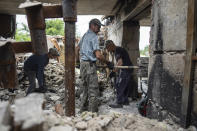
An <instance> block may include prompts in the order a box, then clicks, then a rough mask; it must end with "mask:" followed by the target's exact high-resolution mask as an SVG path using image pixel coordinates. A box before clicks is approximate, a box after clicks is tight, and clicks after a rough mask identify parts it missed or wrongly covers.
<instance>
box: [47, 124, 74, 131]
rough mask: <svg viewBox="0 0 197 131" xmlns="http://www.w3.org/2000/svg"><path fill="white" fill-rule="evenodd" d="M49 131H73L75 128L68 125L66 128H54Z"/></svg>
mask: <svg viewBox="0 0 197 131" xmlns="http://www.w3.org/2000/svg"><path fill="white" fill-rule="evenodd" d="M49 131H73V127H71V126H69V125H66V126H55V127H52V128H51V129H50V130H49Z"/></svg>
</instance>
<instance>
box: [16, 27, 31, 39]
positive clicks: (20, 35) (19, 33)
mask: <svg viewBox="0 0 197 131" xmlns="http://www.w3.org/2000/svg"><path fill="white" fill-rule="evenodd" d="M15 40H16V41H31V38H30V36H29V34H27V33H24V32H22V31H20V30H19V29H17V30H16V34H15Z"/></svg>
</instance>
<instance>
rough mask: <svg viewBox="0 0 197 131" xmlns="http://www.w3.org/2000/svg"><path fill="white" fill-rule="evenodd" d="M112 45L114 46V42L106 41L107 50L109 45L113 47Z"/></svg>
mask: <svg viewBox="0 0 197 131" xmlns="http://www.w3.org/2000/svg"><path fill="white" fill-rule="evenodd" d="M112 44H114V42H113V41H112V40H107V41H105V48H107V47H108V46H109V45H112Z"/></svg>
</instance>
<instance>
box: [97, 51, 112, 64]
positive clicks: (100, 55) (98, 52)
mask: <svg viewBox="0 0 197 131" xmlns="http://www.w3.org/2000/svg"><path fill="white" fill-rule="evenodd" d="M95 56H96V58H97V59H98V60H100V61H101V62H103V63H108V62H109V61H107V60H106V59H105V57H104V56H103V55H102V54H101V51H100V50H96V51H95Z"/></svg>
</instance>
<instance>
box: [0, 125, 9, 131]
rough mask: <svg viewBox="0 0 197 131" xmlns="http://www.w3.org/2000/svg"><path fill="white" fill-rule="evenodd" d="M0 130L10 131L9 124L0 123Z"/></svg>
mask: <svg viewBox="0 0 197 131" xmlns="http://www.w3.org/2000/svg"><path fill="white" fill-rule="evenodd" d="M0 131H10V126H5V125H2V124H0Z"/></svg>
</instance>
